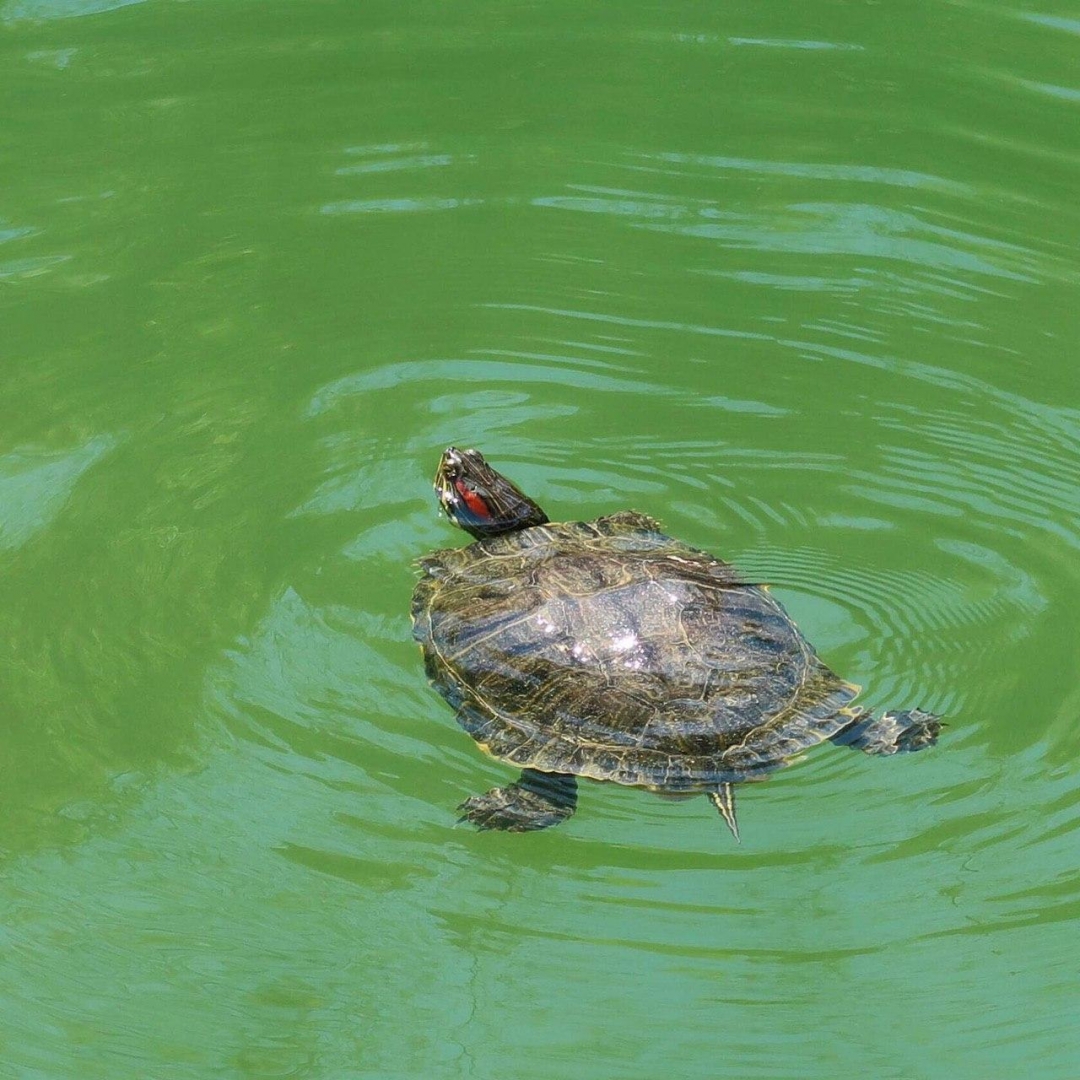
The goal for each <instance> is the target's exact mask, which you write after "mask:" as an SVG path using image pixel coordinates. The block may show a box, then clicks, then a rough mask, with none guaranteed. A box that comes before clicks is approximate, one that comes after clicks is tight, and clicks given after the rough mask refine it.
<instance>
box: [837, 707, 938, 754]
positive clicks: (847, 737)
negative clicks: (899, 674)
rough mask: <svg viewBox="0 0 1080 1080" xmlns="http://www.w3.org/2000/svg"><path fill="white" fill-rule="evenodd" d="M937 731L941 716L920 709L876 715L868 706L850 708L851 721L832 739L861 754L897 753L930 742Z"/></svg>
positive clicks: (911, 749) (935, 736)
mask: <svg viewBox="0 0 1080 1080" xmlns="http://www.w3.org/2000/svg"><path fill="white" fill-rule="evenodd" d="M940 731H941V718H940V717H938V716H935V715H934V714H933V713H930V712H924V711H923V710H922V709H910V710H907V711H904V712H886V713H882V714H881V716H877V717H875V716H874V715H873V714H872V713H871V712H870V711H869V710H868V709H852V710H851V722H850V723H849V724H848V725H847V726H846V727H844V728H843V729H842V730H840V731H838V732H837V733H836V734H835V735H834V736H833V737H832V741H833V742H834V743H836V744H837V745H838V746H850V747H851V748H852V750H861V751H862V752H863V753H864V754H899V753H905V752H910V751H914V750H922V749H923V748H924V747H927V746H933V745H934V743H936V742H937V737H938V733H939V732H940Z"/></svg>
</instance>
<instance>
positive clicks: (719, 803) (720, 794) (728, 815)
mask: <svg viewBox="0 0 1080 1080" xmlns="http://www.w3.org/2000/svg"><path fill="white" fill-rule="evenodd" d="M709 801H710V802H711V803H712V804H713V806H715V807H716V809H717V810H719V811H720V816H721V817H722V818H723V819H724V821H726V822H727V827H728V828H729V829H730V830H731V835H732V836H734V837H735V843H736V844H741V843H742V841H741V840H740V839H739V822H738V820H737V819H736V817H735V788H734V787H733V786H732V785H731V784H721V785H720V786H719V787H718V788H717V789H716V790H715V791H710V792H709Z"/></svg>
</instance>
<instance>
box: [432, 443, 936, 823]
mask: <svg viewBox="0 0 1080 1080" xmlns="http://www.w3.org/2000/svg"><path fill="white" fill-rule="evenodd" d="M435 491H436V493H437V495H438V497H439V502H440V503H441V505H442V508H443V510H444V511H445V512H446V514H447V516H448V517H449V518H450V520H451V521H452V522H453V523H454V524H455V525H458V526H460V527H461V528H463V529H464V530H465V531H466V532H468V533H470V534H471V535H472V536H473V537H475V538H476V542H475V543H472V544H470V545H469V546H468V547H465V548H452V549H448V550H445V551H437V552H435V553H434V554H431V555H428V556H427V557H426V558H424V559H421V560H420V566H421V568H422V570H423V576H422V578H421V580H420V582H419V583H418V584H417V586H416V591H415V592H414V593H413V599H412V617H413V634H414V636H415V637H416V639H417V640H418V641H419V642H420V644H421V646H422V648H423V652H424V662H425V665H426V668H427V673H428V676H429V677H430V678H431V681H432V682H433V683H434V685H435V687H436V689H437V690H438V691H439V693H440V694H442V695H443V697H444V698H446V700H447V701H448V702H450V704H451V705H452V706H453V707H454V708H455V709H456V710H457V718H458V721H459V723H460V724H461V726H462V727H463V728H464V729H465V730H466V731H467V732H468V733H469V734H470V735H471V736H472V737H473V738H474V739H475V740H476V741H477V742H478V743H479V744H480V746H481V748H482V749H484V750H486V751H487V752H488V753H489V754H491V755H492V756H494V757H496V758H499V759H500V760H502V761H506V762H510V763H512V764H514V765H517V766H520V767H521V769H522V773H521V777H520V779H518V780H517V781H516V782H515V783H512V784H509V785H507V786H506V787H501V788H494V789H493V790H491V791H489V792H487V793H486V794H485V795H474V796H473V797H472V798H470V799H467V800H466V801H465V802H464V803H463V804H462V805H461V807H460V809H462V810H464V812H465V815H464V817H465V819H468V820H469V821H471V822H473V823H474V824H475V825H477V826H479V827H480V828H481V829H505V830H509V831H513V832H521V831H527V830H531V829H544V828H547V827H548V826H549V825H557V824H559V822H561V821H564V820H565V819H566V818H568V817H570V815H571V814H573V812H574V809H575V807H576V805H577V777H579V776H587V777H590V778H591V779H593V780H611V781H614V782H615V783H617V784H629V785H634V786H637V787H644V788H649V789H651V790H653V791H658V792H663V793H671V794H688V793H693V792H701V793H704V794H705V795H708V797H709V798H710V799H711V800H712V802H713V803H714V805H715V806H716V808H717V809H718V810H719V811H720V813H721V814H722V815H723V818H724V820H725V821H726V822H727V824H728V826H729V827H730V828H731V831H732V832H733V833H734V834H735V838H736V839H738V826H737V824H736V819H735V798H734V794H733V785H734V784H737V783H741V782H742V781H746V780H763V779H764V778H765V777H766V776H767V775H768V774H769V773H771V772H772V771H773V770H774V769H778V768H780V767H781V766H783V765H785V764H787V763H788V762H789V761H790V760H791V758H792V757H793V755H796V754H798V753H799V752H800V751H802V750H805V749H806V748H807V747H809V746H813V745H814V744H815V743H819V742H822V741H823V740H825V739H830V740H832V741H833V742H835V743H841V744H843V745H845V746H851V747H854V748H856V749H859V750H863V751H864V752H866V753H868V754H894V753H896V752H898V751H903V750H920V749H922V748H923V747H924V746H930V745H932V744H933V743H934V742H935V741H936V739H937V735H938V731H939V730H940V726H941V725H940V723H939V721H938V718H937V717H936V716H934V715H933V714H931V713H927V712H923V711H921V710H919V709H913V710H911V711H908V712H887V713H884V714H883V715H882V716H880V717H878V718H874V717H872V716H871V715H870V713H869V712H868V711H867V710H865V709H861V708H857V707H853V706H852V705H851V702H852V700H853V699H854V698H855V695H856V694H857V693H858V692H859V687H857V686H855V685H854V684H852V683H849V682H845V681H844V680H843V679H841V678H839V677H838V676H837V675H834V674H833V672H832V671H830V670H829V669H828V668H827V667H826V666H825V665H824V664H823V663H822V662H821V661H820V660H819V659H818V657H817V655H816V654H815V653H814V650H813V649H812V648H811V647H810V645H809V643H808V642H807V641H806V639H805V638H804V637H803V636H802V634H800V633H799V630H798V628H797V627H796V626H795V624H794V622H792V620H791V617H790V616H789V615H788V613H787V612H786V611H785V610H784V609H783V607H781V605H780V603H779V602H778V601H777V600H776V598H775V597H773V596H772V595H770V593H769V592H768V590H767V588H766V587H765V586H762V585H755V584H750V583H748V582H745V581H743V580H741V579H740V578H739V575H738V573H737V571H736V570H735V569H734V568H732V567H731V566H730V565H728V564H727V563H725V562H722V561H721V560H719V559H717V558H714V557H713V556H712V555H709V554H707V553H705V552H703V551H698V550H697V549H695V548H692V547H689V546H688V545H686V544H684V543H682V542H681V541H679V540H674V539H672V538H671V537H670V536H666V535H665V534H664V533H663V532H662V531H661V529H660V526H659V525H658V524H657V523H656V522H655V521H653V519H652V518H650V517H646V516H645V515H644V514H639V513H637V512H635V511H624V512H622V513H618V514H612V515H610V516H608V517H601V518H597V519H596V520H595V521H588V522H582V521H571V522H564V523H562V524H553V523H551V522H549V521H548V518H547V515H546V514H545V513H544V511H543V510H541V509H540V507H539V506H537V504H536V503H535V502H533V501H532V499H530V498H528V497H527V496H526V495H524V494H523V493H522V492H521V491H520V490H518V488H517V487H515V486H514V484H512V483H511V482H510V481H509V480H507V479H506V477H505V476H501V475H500V474H499V473H497V472H496V471H495V470H494V469H493V468H491V466H490V465H488V463H487V462H486V461H485V460H484V458H483V457H482V456H481V455H480V454H479V453H478V452H477V451H476V450H456V449H455V448H454V447H450V448H449V449H448V450H447V451H446V452H445V453H444V454H443V456H442V460H441V461H440V463H439V469H438V472H437V473H436V475H435Z"/></svg>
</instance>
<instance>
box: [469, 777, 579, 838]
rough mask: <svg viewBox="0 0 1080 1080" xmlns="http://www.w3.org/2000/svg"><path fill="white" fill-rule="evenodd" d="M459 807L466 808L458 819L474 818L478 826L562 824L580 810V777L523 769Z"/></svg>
mask: <svg viewBox="0 0 1080 1080" xmlns="http://www.w3.org/2000/svg"><path fill="white" fill-rule="evenodd" d="M458 809H459V810H464V811H465V812H464V814H463V815H462V816H461V818H459V820H460V821H471V822H472V823H473V824H474V825H475V826H476V827H477V828H478V829H501V830H502V831H503V832H534V831H535V830H537V829H547V828H550V827H551V826H552V825H559V824H561V823H562V822H564V821H565V820H566V819H567V818H568V817H570V816H571V815H572V814H573V813H574V811H575V810H576V809H577V777H576V776H573V775H572V774H570V773H544V772H538V771H537V770H535V769H524V770H522V773H521V778H520V779H519V780H517V781H516V782H515V783H513V784H507V786H506V787H497V788H492V789H491V790H490V791H488V792H485V793H484V794H483V795H473V796H472V797H471V798H469V799H466V800H465V801H464V802H463V803H462V804H461V805H460V806H459V807H458Z"/></svg>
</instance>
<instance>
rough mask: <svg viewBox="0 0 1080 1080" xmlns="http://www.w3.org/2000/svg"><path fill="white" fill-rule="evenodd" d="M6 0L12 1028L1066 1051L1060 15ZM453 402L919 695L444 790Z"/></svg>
mask: <svg viewBox="0 0 1080 1080" xmlns="http://www.w3.org/2000/svg"><path fill="white" fill-rule="evenodd" d="M0 20H2V24H0V25H2V29H0V56H2V60H3V70H4V71H5V73H6V77H5V78H4V79H3V80H2V81H0V109H2V115H3V116H5V117H6V118H7V119H6V121H5V124H4V128H3V133H4V134H3V141H2V145H3V150H4V163H5V169H4V175H5V182H4V185H3V191H2V192H0V307H2V317H3V325H4V335H3V340H4V345H5V348H4V357H5V368H4V370H5V378H4V383H3V387H4V389H3V394H2V397H0V401H2V403H3V424H2V428H0V430H2V435H0V604H2V610H3V612H4V618H3V620H0V633H2V635H3V641H2V644H3V649H2V651H0V657H2V669H3V679H2V680H0V723H2V724H3V740H2V747H3V749H2V750H0V851H2V853H3V860H4V874H3V884H2V885H0V905H2V908H0V910H2V912H3V917H2V918H0V927H2V929H0V944H2V945H3V949H2V955H3V961H2V965H3V973H4V978H3V980H2V981H0V1052H2V1055H3V1059H4V1061H5V1062H6V1067H7V1068H8V1070H9V1071H10V1073H11V1075H12V1076H14V1077H18V1078H19V1080H24V1078H25V1080H39V1078H41V1080H44V1078H48V1080H53V1078H67V1077H79V1078H80V1080H95V1078H102V1080H106V1078H107V1080H122V1078H126V1077H132V1078H142V1077H147V1076H155V1077H157V1076H161V1077H165V1076H169V1077H173V1076H175V1077H187V1076H190V1077H193V1078H194V1077H198V1078H205V1077H208V1076H214V1077H219V1076H220V1077H237V1078H248V1077H252V1078H254V1077H278V1076H293V1077H313V1078H315V1077H318V1078H323V1077H325V1078H334V1080H336V1078H339V1077H351V1076H377V1077H419V1076H439V1077H442V1076H446V1077H477V1078H487V1077H494V1076H505V1075H512V1076H514V1077H519V1078H530V1077H536V1078H541V1077H543V1078H545V1080H547V1078H550V1077H553V1076H560V1077H561V1076H565V1077H570V1076H573V1077H597V1078H608V1077H611V1076H619V1077H626V1078H634V1077H641V1078H645V1077H654V1076H656V1075H660V1074H674V1075H678V1076H681V1077H684V1078H688V1080H689V1078H696V1077H701V1078H705V1077H709V1078H715V1077H718V1076H720V1077H731V1078H733V1080H734V1078H739V1080H743V1078H750V1077H762V1078H774V1077H779V1076H783V1077H807V1078H817V1077H830V1078H831V1077H835V1076H847V1075H850V1076H873V1077H882V1078H889V1077H894V1078H903V1080H909V1078H915V1077H938V1076H942V1075H948V1076H951V1077H958V1078H964V1077H971V1078H979V1080H982V1078H984V1077H986V1076H995V1075H1002V1074H1004V1073H1005V1072H1013V1071H1022V1072H1023V1074H1024V1075H1027V1076H1033V1077H1038V1078H1040V1080H1042V1078H1047V1080H1050V1078H1059V1077H1060V1078H1066V1077H1073V1076H1075V1075H1076V1072H1077V1067H1078V1065H1080V1040H1078V1039H1077V1036H1076V1024H1075V1016H1076V1013H1077V1009H1078V1007H1080V1000H1078V993H1077V990H1076V976H1075V973H1076V968H1077V963H1078V961H1080V955H1078V949H1077V945H1076V940H1077V923H1078V920H1080V871H1078V869H1077V859H1076V852H1077V840H1078V836H1080V785H1078V777H1077V770H1076V760H1077V750H1078V742H1080V736H1078V731H1080V727H1078V723H1077V715H1078V713H1080V691H1078V689H1077V686H1078V682H1077V663H1076V630H1077V620H1076V616H1075V611H1076V610H1077V606H1078V603H1080V573H1078V570H1077V567H1078V565H1080V562H1078V555H1080V495H1078V488H1077V475H1078V471H1080V395H1078V392H1077V383H1076V376H1075V355H1074V354H1075V346H1076V340H1077V332H1076V319H1075V315H1074V314H1073V313H1074V312H1075V311H1076V310H1078V309H1080V261H1078V259H1077V256H1076V251H1077V250H1078V242H1080V213H1078V210H1077V205H1076V199H1075V193H1076V191H1077V190H1078V189H1080V125H1078V123H1077V119H1078V118H1077V113H1076V110H1077V103H1078V101H1080V84H1078V82H1077V74H1076V73H1077V66H1076V57H1077V35H1078V33H1080V21H1078V20H1077V18H1076V12H1075V11H1074V10H1070V9H1068V8H1067V7H1058V8H1048V7H1031V6H1024V5H1021V6H1013V7H1010V6H1006V5H1001V4H982V5H979V4H964V5H960V4H946V3H941V2H930V0H922V2H915V3H910V4H906V5H902V6H900V7H889V6H885V7H882V6H874V5H869V6H866V5H852V4H838V3H831V2H822V0H814V2H811V3H805V4H801V5H798V6H797V7H794V8H792V7H790V6H788V7H784V8H783V9H780V8H775V7H773V6H765V7H763V6H762V5H759V4H751V3H736V4H733V5H726V6H725V7H724V8H723V10H722V11H721V10H716V11H713V10H710V9H708V8H706V7H702V6H700V5H696V4H690V3H676V4H667V5H663V6H659V7H658V6H655V5H648V4H639V3H625V2H624V3H620V4H609V3H605V4H598V5H592V6H588V7H585V8H583V7H582V6H581V5H575V4H570V3H566V2H554V3H549V4H545V5H530V4H513V3H511V4H505V3H499V4H495V3H490V2H482V0H469V2H466V3H461V4H456V5H453V6H452V7H447V6H445V5H438V4H430V3H406V4H401V3H394V4H390V3H377V2H376V3H365V4H363V5H355V4H350V3H345V2H343V0H328V2H326V3H320V4H310V5H309V4H303V5H298V4H288V3H284V2H277V0H268V2H261V3H255V2H253V0H241V2H229V3H226V2H224V0H200V2H198V3H180V2H169V0H147V2H143V3H139V2H131V0H127V2H124V0H6V2H5V3H3V4H2V5H0ZM451 442H453V443H457V444H461V445H477V446H479V447H481V448H482V449H483V450H484V451H485V452H486V453H487V454H488V455H489V456H490V457H491V458H492V460H493V461H494V462H495V463H496V464H497V465H498V466H499V467H501V468H504V469H505V470H506V471H507V472H508V473H510V475H512V476H513V477H514V478H515V479H516V480H517V481H518V482H520V483H521V485H522V486H523V487H525V489H526V490H528V491H529V492H530V493H531V494H532V495H534V496H535V497H536V498H537V499H538V500H539V501H540V502H541V503H542V504H543V505H544V507H545V508H546V509H547V510H548V512H549V513H550V514H551V515H552V516H553V517H555V518H564V519H573V518H588V517H592V516H595V515H597V514H599V513H605V512H611V511H614V510H617V509H621V508H625V507H627V506H633V507H635V508H637V509H639V510H642V511H644V512H646V513H649V514H652V515H654V516H656V517H658V518H660V519H661V520H662V521H663V522H664V523H665V525H666V526H667V528H668V529H669V530H670V531H671V532H673V533H674V534H676V535H678V536H680V537H682V538H684V539H686V540H687V541H688V542H690V543H692V544H695V545H696V546H700V547H703V548H707V549H709V550H712V551H714V552H716V553H717V554H720V555H722V556H724V557H725V558H728V559H731V560H734V561H735V562H736V563H737V564H738V565H739V566H740V567H742V568H743V569H744V570H745V571H746V573H747V574H748V575H752V576H753V577H754V578H755V579H756V580H765V581H769V582H772V583H773V586H774V588H775V591H776V594H777V595H778V596H780V598H781V599H782V601H783V602H784V603H785V604H786V605H787V606H788V608H789V610H790V611H791V612H792V614H793V615H794V616H795V618H796V619H797V620H798V621H799V623H800V625H801V626H802V628H803V629H804V631H805V632H806V634H807V636H808V637H809V638H810V639H811V640H812V641H813V642H814V644H815V646H816V647H817V648H818V649H819V651H820V652H821V653H822V655H823V657H824V658H825V659H826V660H827V662H828V663H829V664H830V665H831V666H833V667H834V668H835V669H836V670H837V671H838V672H840V673H841V674H843V675H844V676H845V677H846V678H850V679H852V680H853V681H856V682H858V683H861V684H862V685H863V686H864V687H865V692H864V700H865V701H866V702H867V703H868V704H871V705H874V706H884V707H910V706H923V707H925V708H929V709H933V710H935V711H938V712H942V713H944V714H946V717H947V720H948V723H949V727H948V728H947V729H946V732H945V735H944V737H943V738H942V740H941V743H940V744H939V746H938V747H937V748H935V749H934V750H932V751H929V752H927V753H923V754H918V755H913V756H910V757H905V758H902V759H901V758H897V759H894V760H884V761H882V760H871V759H868V758H865V757H863V756H862V755H856V754H850V753H845V752H841V751H839V750H835V749H832V748H823V749H820V750H818V751H816V752H814V753H812V754H810V755H807V757H806V758H805V760H803V761H801V762H799V763H798V764H796V765H795V766H794V767H793V768H791V769H789V770H787V771H785V772H783V773H781V774H778V775H777V776H775V777H774V778H773V779H772V780H771V781H770V782H769V783H767V784H764V785H760V786H755V787H754V788H753V789H752V790H748V791H746V792H745V793H744V794H743V797H742V799H741V806H740V817H741V825H742V833H743V843H742V845H741V846H735V845H734V844H733V843H732V841H731V838H730V837H729V835H728V834H727V830H726V829H725V828H724V826H723V824H722V822H720V821H719V819H718V818H717V816H716V814H715V812H714V811H713V810H712V808H711V807H709V806H708V804H707V803H706V802H705V801H704V800H701V799H695V800H690V801H686V802H667V801H662V800H659V799H656V798H654V797H651V796H649V795H647V794H645V793H642V792H638V791H632V790H626V789H620V788H616V787H613V786H609V785H604V786H600V785H587V786H585V787H584V788H583V790H582V793H581V800H580V804H579V811H578V814H577V815H576V816H575V817H574V818H573V819H572V820H571V821H570V822H568V823H567V824H566V825H564V826H563V827H561V828H559V829H557V830H552V831H550V832H546V833H541V834H537V835H533V836H527V837H522V836H507V835H492V834H476V833H474V832H472V831H470V830H468V829H465V828H463V827H456V826H455V819H456V813H455V809H454V808H455V806H456V804H457V803H458V802H460V801H461V799H463V798H464V797H466V796H467V795H469V794H471V793H474V792H477V791H481V790H484V789H486V788H487V787H489V786H491V785H492V784H494V783H498V782H500V781H503V780H505V779H507V778H508V777H509V776H510V775H511V773H510V771H509V770H508V769H506V768H505V767H503V766H501V765H500V764H498V763H496V762H493V761H491V760H489V759H486V758H484V757H483V756H482V755H481V754H480V753H479V752H478V750H477V749H476V748H475V746H474V745H473V744H472V742H471V741H470V740H469V739H468V737H467V736H466V735H465V734H464V733H463V732H461V731H460V730H459V729H458V728H457V727H456V725H455V724H454V721H453V718H452V716H451V714H450V711H449V709H448V708H447V707H446V706H445V705H444V703H443V702H442V701H441V699H439V698H438V697H437V696H436V695H435V694H434V693H433V692H432V691H431V690H430V688H429V687H428V686H427V685H426V683H425V679H424V675H423V671H422V668H421V665H420V662H419V656H418V653H417V650H416V648H415V646H414V644H413V643H412V641H411V639H410V630H409V622H408V614H407V612H408V600H409V594H410V592H411V589H412V585H413V582H414V579H415V575H414V571H413V569H412V565H411V560H412V559H414V558H415V557H416V556H418V555H420V554H422V553H423V552H425V551H427V550H429V549H431V548H433V547H438V546H447V545H451V544H456V543H461V542H463V538H462V537H461V535H460V534H457V533H455V532H454V530H452V529H451V528H450V527H449V525H448V524H447V523H446V522H445V521H442V520H440V519H439V517H438V516H437V514H436V512H435V504H434V500H433V496H432V493H431V489H430V478H431V474H432V472H433V470H434V467H435V463H436V461H437V458H438V454H439V452H440V451H441V450H442V448H443V447H444V446H445V445H447V444H448V443H451Z"/></svg>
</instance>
